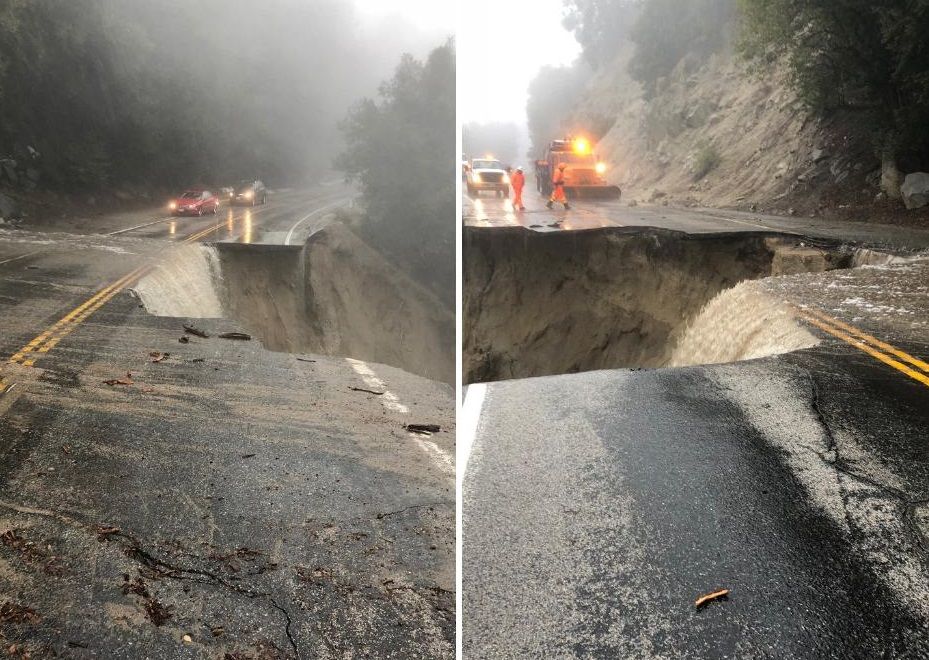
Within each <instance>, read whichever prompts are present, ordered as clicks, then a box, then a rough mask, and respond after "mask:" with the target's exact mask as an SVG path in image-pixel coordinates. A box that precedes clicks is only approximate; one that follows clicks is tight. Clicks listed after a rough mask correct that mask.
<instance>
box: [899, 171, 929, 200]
mask: <svg viewBox="0 0 929 660" xmlns="http://www.w3.org/2000/svg"><path fill="white" fill-rule="evenodd" d="M900 192H901V193H903V203H904V204H905V205H906V208H908V209H918V208H922V207H923V206H926V205H927V204H929V173H926V172H913V173H912V174H907V175H906V178H905V179H904V180H903V185H902V186H901V187H900Z"/></svg>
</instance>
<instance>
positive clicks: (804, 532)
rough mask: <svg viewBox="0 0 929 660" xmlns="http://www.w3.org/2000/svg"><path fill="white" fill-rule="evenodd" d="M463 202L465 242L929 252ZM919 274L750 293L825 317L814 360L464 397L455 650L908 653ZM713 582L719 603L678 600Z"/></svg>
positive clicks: (884, 273) (922, 476) (922, 568)
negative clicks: (617, 234)
mask: <svg viewBox="0 0 929 660" xmlns="http://www.w3.org/2000/svg"><path fill="white" fill-rule="evenodd" d="M532 197H534V196H530V200H531V198H532ZM533 201H535V200H533ZM533 201H530V204H533ZM468 209H469V207H468V205H467V203H466V205H465V222H466V224H468V225H473V226H479V227H480V226H483V227H495V226H500V227H502V226H512V225H522V226H525V227H527V228H528V229H532V230H534V231H573V230H582V229H592V228H595V227H600V226H624V227H626V228H627V229H628V231H638V229H637V228H636V227H637V226H641V225H650V226H657V227H663V228H667V229H672V230H677V231H683V232H687V233H706V232H719V233H730V232H741V231H758V230H759V228H761V229H765V230H773V231H790V232H797V233H800V234H801V235H808V234H809V235H811V236H813V237H814V238H829V239H836V238H838V239H841V240H843V241H846V242H849V243H852V244H855V243H857V244H859V245H861V244H863V245H869V246H891V247H893V248H894V249H895V250H900V251H903V252H912V251H920V250H925V248H926V246H927V243H926V236H927V232H925V231H918V230H903V229H898V228H893V227H880V226H867V225H861V226H857V225H850V224H843V225H840V226H837V227H832V226H829V225H827V224H825V223H817V222H816V221H815V220H807V219H793V218H776V217H767V216H754V215H749V214H735V213H729V212H717V211H712V212H709V211H706V212H704V211H694V210H690V209H686V210H685V209H670V208H666V207H661V208H657V207H651V208H642V207H638V208H628V207H626V208H623V207H622V205H621V204H620V203H603V202H589V203H588V202H581V203H578V204H577V205H576V207H575V208H574V209H572V210H571V211H568V212H567V213H565V212H564V211H555V212H549V211H547V210H540V209H539V208H537V207H536V208H533V207H532V206H531V207H530V212H529V213H527V214H513V213H509V212H508V211H507V209H506V208H505V206H504V202H503V201H502V200H493V199H492V198H482V199H481V203H480V204H477V208H476V211H475V207H473V206H472V207H471V211H470V212H469V210H468ZM557 220H561V222H560V223H559V224H558V226H556V227H549V226H548V225H549V224H552V223H554V222H555V221H557ZM745 223H750V224H749V225H746V226H744V227H743V226H742V225H745ZM533 224H535V225H540V226H536V227H532V226H531V225H533ZM756 225H757V226H756ZM809 225H815V226H809ZM927 267H929V261H927V260H926V258H925V257H922V258H917V259H916V260H915V261H901V262H898V263H891V264H883V265H880V266H877V267H870V266H869V267H865V268H859V269H855V270H847V271H833V272H830V273H820V274H804V275H796V276H789V277H784V278H772V279H769V280H765V281H764V282H763V283H759V286H761V287H762V288H763V289H764V290H765V291H766V292H767V293H768V294H769V295H771V296H772V297H773V298H774V299H776V300H780V301H787V302H790V303H791V304H793V305H796V306H797V307H798V308H799V309H802V310H816V312H817V313H820V314H825V315H826V316H824V317H812V318H814V319H819V318H826V319H830V320H829V321H828V322H827V323H824V327H825V328H828V329H829V331H825V330H824V329H823V328H821V327H819V326H816V325H814V324H812V323H810V321H809V320H804V317H802V316H801V317H800V321H799V322H801V323H802V324H803V325H805V326H806V327H807V328H808V329H810V331H811V332H813V333H814V334H815V335H816V336H817V337H818V338H819V339H820V340H821V342H822V343H821V344H820V345H819V346H817V347H815V348H812V349H808V350H804V351H800V352H796V353H792V354H787V355H782V356H778V357H769V358H765V359H762V360H756V361H750V362H741V363H736V364H730V365H716V366H703V367H692V368H684V369H666V370H651V371H649V370H615V371H601V372H591V373H582V374H571V375H564V376H554V377H547V378H536V379H525V380H513V381H504V382H497V383H492V384H487V385H476V386H470V387H469V388H468V391H467V395H466V398H465V405H464V414H463V416H462V419H461V422H460V423H461V425H462V429H463V431H462V433H463V437H462V438H461V442H462V446H461V447H460V452H461V453H460V455H459V465H462V464H463V460H467V467H466V469H465V472H464V475H463V477H459V478H460V479H462V497H463V501H462V511H463V532H462V533H463V555H462V559H461V561H462V572H463V575H464V576H466V577H465V579H464V580H463V587H462V617H463V637H462V644H463V653H464V657H466V658H486V657H494V658H522V657H595V658H617V657H621V658H787V657H790V658H876V657H881V658H922V657H927V656H929V605H927V603H929V536H927V535H929V445H927V444H926V429H927V428H929V364H926V362H925V360H926V358H927V357H929V327H927V325H926V321H925V319H926V318H927V316H929V289H927V286H929V279H927ZM840 324H841V325H840ZM850 333H851V334H850ZM842 335H845V336H844V338H843V337H842ZM862 337H870V339H867V340H864V339H862ZM901 356H905V357H901ZM920 358H922V360H920ZM891 363H896V366H894V365H893V364H891ZM717 589H729V590H730V593H729V596H728V599H726V600H723V601H718V602H714V603H711V604H710V605H708V606H707V607H705V608H703V609H700V610H697V609H696V608H695V606H694V603H695V600H696V599H697V598H698V597H699V596H701V595H703V594H706V593H709V592H713V591H716V590H717Z"/></svg>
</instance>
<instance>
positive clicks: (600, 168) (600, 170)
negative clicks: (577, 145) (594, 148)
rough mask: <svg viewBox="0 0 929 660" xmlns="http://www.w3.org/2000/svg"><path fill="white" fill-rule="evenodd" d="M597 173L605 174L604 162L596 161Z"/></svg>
mask: <svg viewBox="0 0 929 660" xmlns="http://www.w3.org/2000/svg"><path fill="white" fill-rule="evenodd" d="M596 169H597V174H606V163H597V168H596Z"/></svg>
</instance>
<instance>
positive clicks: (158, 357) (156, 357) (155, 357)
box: [148, 351, 171, 363]
mask: <svg viewBox="0 0 929 660" xmlns="http://www.w3.org/2000/svg"><path fill="white" fill-rule="evenodd" d="M148 356H149V357H150V358H152V363H158V362H164V361H165V360H166V359H168V357H170V356H171V354H170V353H159V352H157V351H153V352H151V353H149V354H148Z"/></svg>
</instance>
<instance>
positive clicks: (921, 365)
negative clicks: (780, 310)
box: [803, 309, 929, 373]
mask: <svg viewBox="0 0 929 660" xmlns="http://www.w3.org/2000/svg"><path fill="white" fill-rule="evenodd" d="M803 311H805V312H806V313H807V314H812V315H813V316H815V317H817V318H818V319H819V320H821V321H823V322H825V323H829V324H830V325H834V326H835V327H837V328H841V329H842V330H844V331H845V332H847V333H848V334H850V335H853V336H855V337H858V338H859V339H863V340H864V341H866V342H868V343H869V344H871V345H872V346H874V347H876V348H879V349H881V350H882V351H884V352H885V353H890V354H891V355H895V356H896V357H898V358H900V359H901V360H903V361H904V362H909V363H910V364H911V365H913V366H914V367H916V368H918V369H922V370H923V371H925V372H926V373H929V363H927V362H924V361H923V360H920V359H919V358H916V357H913V356H912V355H910V354H909V353H906V352H904V351H901V350H900V349H898V348H896V347H894V346H891V345H890V344H887V343H885V342H882V341H881V340H880V339H877V338H876V337H872V336H871V335H869V334H867V333H866V332H863V331H861V330H859V329H858V328H856V327H855V326H852V325H848V324H847V323H843V322H842V321H840V320H839V319H836V318H833V317H831V316H829V315H828V314H825V313H823V312H820V311H819V310H815V309H805V310H803Z"/></svg>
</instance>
